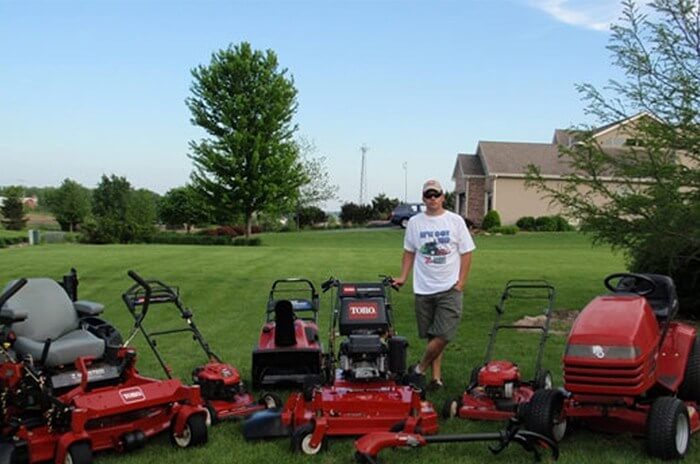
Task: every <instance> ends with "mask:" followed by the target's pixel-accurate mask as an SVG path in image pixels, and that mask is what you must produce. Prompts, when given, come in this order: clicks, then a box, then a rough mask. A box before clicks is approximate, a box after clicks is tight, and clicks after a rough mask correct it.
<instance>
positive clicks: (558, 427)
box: [524, 390, 566, 442]
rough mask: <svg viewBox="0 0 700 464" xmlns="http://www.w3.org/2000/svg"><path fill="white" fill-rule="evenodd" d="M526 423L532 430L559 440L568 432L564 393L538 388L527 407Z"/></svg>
mask: <svg viewBox="0 0 700 464" xmlns="http://www.w3.org/2000/svg"><path fill="white" fill-rule="evenodd" d="M525 411H526V412H525V414H524V415H525V424H526V425H527V429H528V430H530V431H531V432H535V433H539V434H540V435H544V436H545V437H548V438H551V439H552V440H554V441H556V442H559V441H561V440H562V439H563V438H564V434H565V433H566V416H565V415H564V395H563V394H562V392H560V391H559V390H537V391H536V392H535V394H534V395H532V399H530V402H529V403H528V404H527V408H525Z"/></svg>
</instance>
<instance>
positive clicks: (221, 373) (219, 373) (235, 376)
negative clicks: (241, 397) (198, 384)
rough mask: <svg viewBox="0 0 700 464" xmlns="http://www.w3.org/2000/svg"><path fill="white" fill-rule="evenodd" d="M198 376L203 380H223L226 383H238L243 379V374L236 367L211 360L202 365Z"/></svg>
mask: <svg viewBox="0 0 700 464" xmlns="http://www.w3.org/2000/svg"><path fill="white" fill-rule="evenodd" d="M197 377H198V378H199V379H200V380H202V381H209V382H217V381H218V382H223V383H224V385H236V384H238V383H239V382H240V381H241V376H240V374H239V373H238V370H237V369H236V368H235V367H233V366H232V365H230V364H225V363H218V362H210V363H208V364H205V365H204V366H202V369H201V370H200V371H199V372H198V373H197Z"/></svg>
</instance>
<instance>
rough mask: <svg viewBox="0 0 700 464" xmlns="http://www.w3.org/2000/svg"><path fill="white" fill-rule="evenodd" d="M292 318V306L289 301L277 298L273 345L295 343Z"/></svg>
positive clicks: (292, 344)
mask: <svg viewBox="0 0 700 464" xmlns="http://www.w3.org/2000/svg"><path fill="white" fill-rule="evenodd" d="M294 319H295V317H294V306H293V305H292V302H291V301H289V300H279V301H277V302H276V303H275V345H277V346H294V345H296V344H297V338H296V333H295V328H294Z"/></svg>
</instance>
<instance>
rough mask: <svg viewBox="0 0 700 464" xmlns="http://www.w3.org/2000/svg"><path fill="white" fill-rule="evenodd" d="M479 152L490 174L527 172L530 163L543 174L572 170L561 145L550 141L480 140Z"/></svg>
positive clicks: (555, 173)
mask: <svg viewBox="0 0 700 464" xmlns="http://www.w3.org/2000/svg"><path fill="white" fill-rule="evenodd" d="M479 153H480V154H481V159H483V160H484V164H485V166H484V167H485V170H486V172H488V174H489V175H494V174H501V175H503V174H525V173H526V172H527V167H528V165H529V164H534V165H535V166H539V168H540V171H541V173H542V175H553V176H560V175H563V174H567V173H569V172H571V169H570V167H569V163H568V162H567V161H566V160H564V159H561V158H560V157H559V147H558V146H557V145H554V144H550V143H518V142H479Z"/></svg>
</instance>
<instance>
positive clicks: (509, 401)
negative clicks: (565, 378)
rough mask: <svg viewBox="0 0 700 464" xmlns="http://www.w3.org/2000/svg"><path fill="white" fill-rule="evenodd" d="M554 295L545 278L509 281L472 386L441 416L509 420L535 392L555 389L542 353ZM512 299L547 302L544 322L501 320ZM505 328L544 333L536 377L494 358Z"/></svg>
mask: <svg viewBox="0 0 700 464" xmlns="http://www.w3.org/2000/svg"><path fill="white" fill-rule="evenodd" d="M555 294H556V292H555V290H554V287H552V286H551V285H550V284H549V283H548V282H546V281H542V280H511V281H509V282H508V283H507V284H506V288H505V290H503V293H502V294H501V299H500V301H499V303H498V304H497V305H496V319H495V321H494V323H493V327H492V329H491V333H490V334H489V343H488V348H487V349H486V357H485V358H484V362H483V363H482V364H481V365H480V366H477V367H475V368H474V369H473V370H472V373H471V378H470V381H469V385H467V388H466V389H465V390H464V393H462V395H461V396H458V397H456V398H453V399H449V400H447V401H446V402H445V404H444V405H443V408H442V416H443V417H444V418H445V419H449V418H451V417H461V418H464V419H475V420H497V421H503V420H508V419H510V418H511V417H513V416H515V414H516V413H517V411H518V408H519V407H520V406H521V405H522V404H525V403H527V402H528V401H530V399H531V398H532V395H533V394H534V393H535V391H537V390H539V389H550V388H552V374H551V373H550V372H549V371H548V370H546V369H543V368H542V354H543V352H544V347H545V343H546V342H547V337H548V336H549V321H550V320H551V317H552V310H553V308H554V297H555ZM513 300H515V302H516V304H521V305H522V304H526V303H528V302H527V301H524V300H531V301H534V302H535V304H539V302H546V306H545V308H544V322H543V323H542V324H535V325H522V324H512V323H511V324H503V323H501V316H503V313H505V309H506V302H507V301H513ZM502 329H517V330H523V329H532V330H538V331H540V332H541V337H540V340H539V346H538V349H537V355H536V358H535V370H534V374H535V376H534V378H533V379H531V380H529V381H524V380H522V379H521V375H520V368H519V367H518V365H517V364H515V363H514V362H512V361H505V360H494V359H493V351H494V346H495V344H496V336H497V334H498V331H499V330H502Z"/></svg>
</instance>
